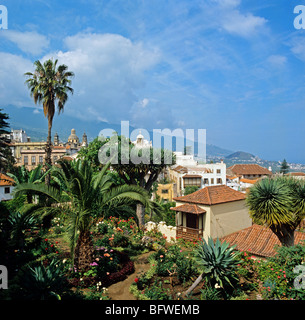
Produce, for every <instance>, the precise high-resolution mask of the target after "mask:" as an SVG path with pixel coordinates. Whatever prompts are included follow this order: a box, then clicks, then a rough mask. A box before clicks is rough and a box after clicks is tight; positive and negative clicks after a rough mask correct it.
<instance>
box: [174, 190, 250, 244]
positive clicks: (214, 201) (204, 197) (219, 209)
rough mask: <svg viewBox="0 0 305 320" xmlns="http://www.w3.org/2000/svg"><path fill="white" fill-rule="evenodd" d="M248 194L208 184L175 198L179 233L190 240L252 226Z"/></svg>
mask: <svg viewBox="0 0 305 320" xmlns="http://www.w3.org/2000/svg"><path fill="white" fill-rule="evenodd" d="M245 199H246V195H245V194H243V193H241V192H239V191H236V190H233V189H232V188H230V187H228V186H225V185H219V186H209V187H204V188H203V189H200V190H198V191H196V192H194V193H192V194H189V195H186V196H182V197H178V198H174V199H173V200H174V201H176V207H174V208H171V209H172V210H174V211H176V227H177V237H181V238H184V239H186V240H197V239H199V238H202V239H205V240H207V239H208V237H212V238H217V237H218V238H221V237H224V236H226V235H228V234H231V233H233V232H236V231H239V230H241V229H244V228H247V227H250V226H251V225H252V219H251V218H250V215H249V213H248V209H247V207H246V204H245Z"/></svg>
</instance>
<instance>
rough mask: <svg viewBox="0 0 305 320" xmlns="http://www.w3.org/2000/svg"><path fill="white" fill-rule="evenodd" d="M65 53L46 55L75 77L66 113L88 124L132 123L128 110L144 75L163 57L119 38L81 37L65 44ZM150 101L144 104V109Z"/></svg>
mask: <svg viewBox="0 0 305 320" xmlns="http://www.w3.org/2000/svg"><path fill="white" fill-rule="evenodd" d="M64 43H65V46H66V47H67V50H66V51H59V52H54V53H52V54H48V55H46V56H45V57H44V58H43V59H42V60H45V59H48V58H50V57H53V58H54V59H55V58H57V59H58V61H59V63H60V64H63V63H64V64H66V65H67V66H68V67H69V70H71V71H73V72H74V73H75V78H74V79H73V80H72V87H73V88H74V91H75V93H74V95H73V96H72V97H71V98H70V102H69V103H68V104H67V106H66V108H65V109H66V112H67V113H69V114H71V115H73V116H77V117H80V118H83V119H84V118H85V119H88V120H92V119H99V120H101V121H105V120H107V121H108V120H109V119H111V122H119V121H121V120H129V119H128V117H129V110H130V108H131V106H132V105H134V103H136V102H137V101H138V100H139V99H138V97H137V90H139V89H140V88H143V87H144V86H145V72H146V71H147V70H149V69H150V68H152V67H153V66H155V65H156V64H157V63H158V61H159V57H160V54H159V52H158V51H157V50H155V49H148V48H146V47H145V46H144V45H143V44H142V43H134V42H132V41H131V40H130V39H127V38H125V37H123V36H121V35H117V34H96V33H80V34H77V35H74V36H70V37H67V38H66V39H65V40H64ZM147 103H148V100H145V99H143V100H142V106H143V107H145V106H146V105H147Z"/></svg>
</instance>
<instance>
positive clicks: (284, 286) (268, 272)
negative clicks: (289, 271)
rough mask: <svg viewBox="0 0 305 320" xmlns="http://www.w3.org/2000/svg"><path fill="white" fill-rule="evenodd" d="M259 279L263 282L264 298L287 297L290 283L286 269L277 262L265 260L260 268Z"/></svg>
mask: <svg viewBox="0 0 305 320" xmlns="http://www.w3.org/2000/svg"><path fill="white" fill-rule="evenodd" d="M258 275H259V279H260V280H261V281H262V282H263V286H262V294H263V298H265V299H271V298H278V299H282V298H286V297H287V296H289V290H291V287H290V286H289V285H288V279H287V275H286V270H285V269H284V268H283V267H282V266H280V265H279V264H277V263H274V262H265V263H262V264H261V265H260V266H259V268H258Z"/></svg>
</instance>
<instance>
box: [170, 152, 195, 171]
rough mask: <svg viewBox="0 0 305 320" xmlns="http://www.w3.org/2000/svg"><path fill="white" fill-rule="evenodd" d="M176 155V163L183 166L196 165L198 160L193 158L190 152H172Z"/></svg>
mask: <svg viewBox="0 0 305 320" xmlns="http://www.w3.org/2000/svg"><path fill="white" fill-rule="evenodd" d="M174 154H175V155H176V165H179V166H183V167H188V166H191V167H194V166H197V164H198V162H197V161H196V160H194V155H192V154H183V153H182V152H178V151H176V152H174Z"/></svg>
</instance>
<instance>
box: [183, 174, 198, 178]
mask: <svg viewBox="0 0 305 320" xmlns="http://www.w3.org/2000/svg"><path fill="white" fill-rule="evenodd" d="M182 178H183V179H184V178H202V176H201V175H199V174H186V175H185V176H183V177H182Z"/></svg>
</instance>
